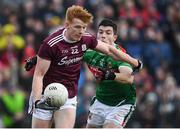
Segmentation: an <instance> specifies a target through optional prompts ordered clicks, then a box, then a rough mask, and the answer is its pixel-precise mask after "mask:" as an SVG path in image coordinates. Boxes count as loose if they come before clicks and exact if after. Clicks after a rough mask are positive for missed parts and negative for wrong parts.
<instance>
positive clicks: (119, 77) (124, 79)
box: [114, 73, 134, 84]
mask: <svg viewBox="0 0 180 129" xmlns="http://www.w3.org/2000/svg"><path fill="white" fill-rule="evenodd" d="M115 75H116V78H115V79H114V80H115V81H117V82H120V83H124V84H132V83H133V82H134V76H132V75H129V74H124V73H115Z"/></svg>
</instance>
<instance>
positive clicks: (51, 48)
mask: <svg viewBox="0 0 180 129" xmlns="http://www.w3.org/2000/svg"><path fill="white" fill-rule="evenodd" d="M65 31H66V29H60V30H58V31H57V32H55V33H53V34H51V35H50V36H49V37H47V38H46V39H45V40H44V41H43V44H42V45H41V47H40V49H39V52H38V56H39V57H41V58H43V59H47V60H50V61H51V65H50V67H49V69H48V71H47V73H46V74H45V76H44V78H43V88H45V87H46V86H47V85H48V84H50V83H53V82H57V83H62V84H64V85H65V86H66V88H67V89H68V92H69V98H72V97H74V96H76V95H77V89H78V88H77V87H78V86H77V85H78V80H79V76H80V68H81V64H82V58H83V55H84V53H85V52H86V50H87V49H89V48H90V49H93V48H95V47H96V45H97V40H96V38H95V37H94V36H92V35H90V34H89V33H85V34H84V35H83V36H82V38H81V40H80V41H78V42H74V43H72V42H70V41H68V40H67V39H66V37H65V36H64V32H65Z"/></svg>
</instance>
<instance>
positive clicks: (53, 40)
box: [43, 28, 64, 47]
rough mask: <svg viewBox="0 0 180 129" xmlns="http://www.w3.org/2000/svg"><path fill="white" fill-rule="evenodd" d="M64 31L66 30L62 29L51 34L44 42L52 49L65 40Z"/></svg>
mask: <svg viewBox="0 0 180 129" xmlns="http://www.w3.org/2000/svg"><path fill="white" fill-rule="evenodd" d="M63 30H64V28H60V29H58V30H57V31H55V32H53V33H51V34H50V35H49V36H48V37H47V38H45V40H44V41H43V42H44V43H45V44H47V45H49V46H50V47H52V46H54V45H55V44H57V43H58V42H59V41H61V40H63Z"/></svg>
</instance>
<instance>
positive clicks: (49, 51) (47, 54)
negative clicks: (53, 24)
mask: <svg viewBox="0 0 180 129" xmlns="http://www.w3.org/2000/svg"><path fill="white" fill-rule="evenodd" d="M55 53H56V52H55V46H53V47H50V45H48V44H47V43H46V42H44V43H43V44H41V46H40V49H39V51H38V56H39V57H41V58H43V59H47V60H53V58H54V57H55Z"/></svg>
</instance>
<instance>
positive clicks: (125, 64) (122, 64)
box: [119, 62, 132, 69]
mask: <svg viewBox="0 0 180 129" xmlns="http://www.w3.org/2000/svg"><path fill="white" fill-rule="evenodd" d="M119 67H129V68H130V69H132V66H131V65H130V64H128V63H126V62H122V63H121V64H120V65H119Z"/></svg>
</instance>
